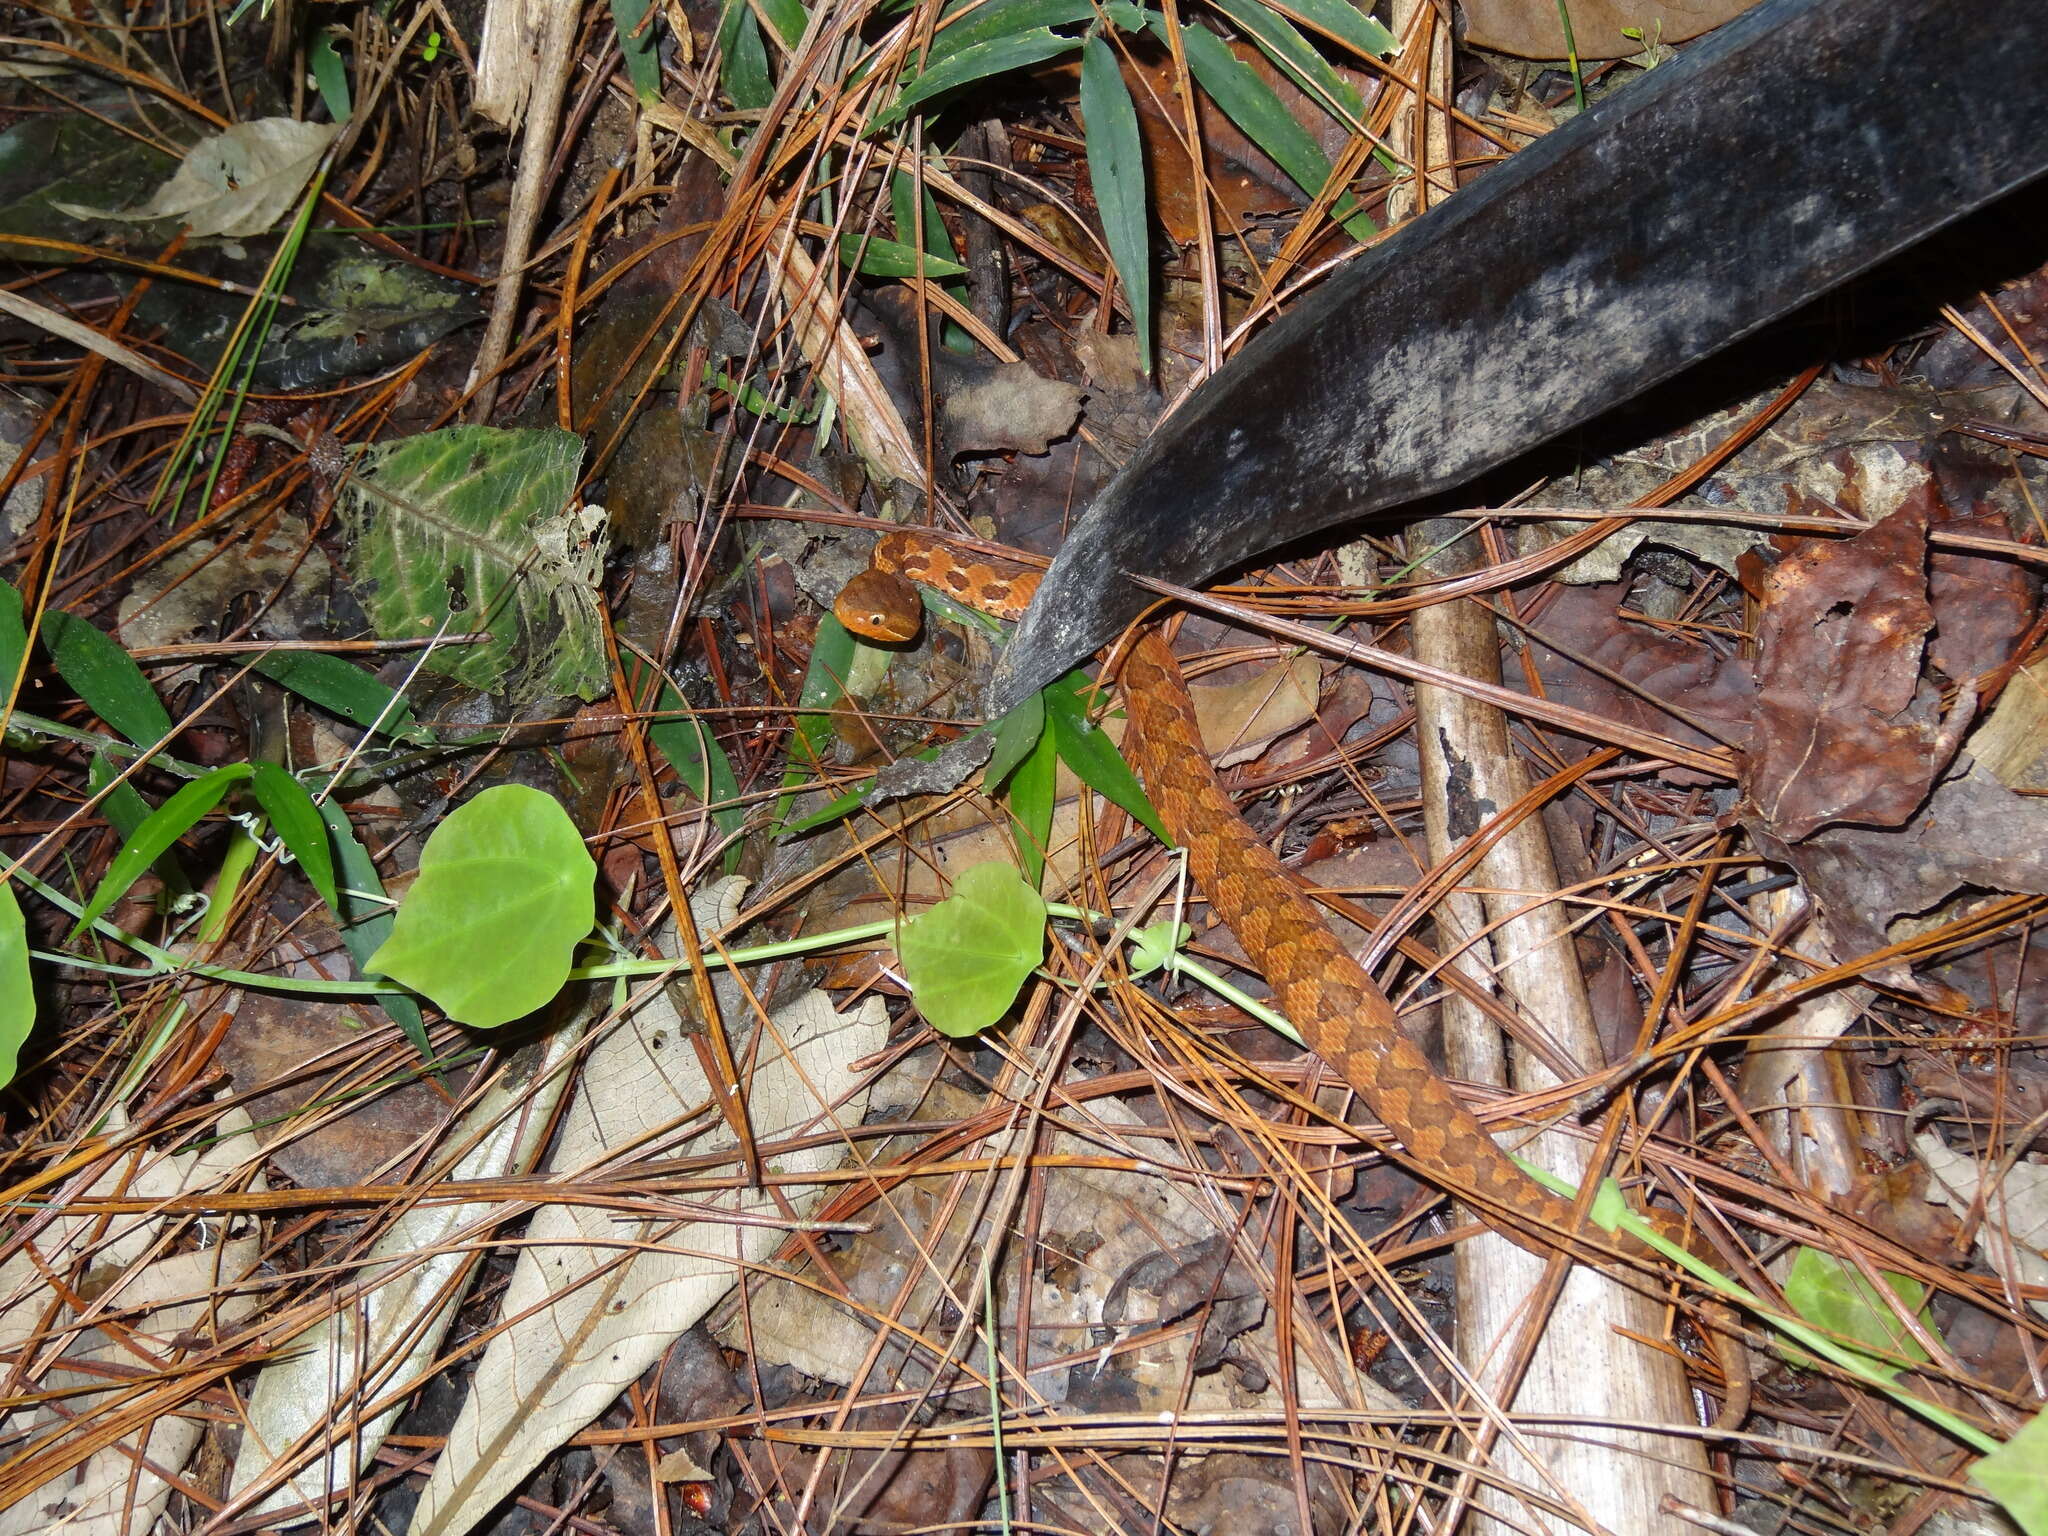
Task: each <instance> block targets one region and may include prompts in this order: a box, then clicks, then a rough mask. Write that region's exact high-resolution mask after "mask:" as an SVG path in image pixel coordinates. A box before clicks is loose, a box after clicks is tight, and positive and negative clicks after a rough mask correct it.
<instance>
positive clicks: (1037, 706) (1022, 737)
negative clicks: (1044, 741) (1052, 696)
mask: <svg viewBox="0 0 2048 1536" xmlns="http://www.w3.org/2000/svg"><path fill="white" fill-rule="evenodd" d="M1044 735H1045V697H1044V695H1043V694H1042V693H1034V694H1032V695H1031V696H1030V697H1029V698H1027V699H1025V700H1024V701H1023V702H1022V703H1021V704H1019V705H1018V706H1017V707H1016V708H1015V709H1013V710H1011V711H1010V712H1009V713H1008V714H1007V715H1005V716H1003V718H1002V719H1001V720H998V721H997V722H996V746H995V750H994V751H993V752H991V753H990V754H989V759H988V767H986V768H984V769H983V770H982V774H981V782H982V783H984V784H986V785H987V786H988V787H989V788H990V789H1001V788H1002V787H1003V780H1005V779H1007V778H1008V777H1009V776H1010V774H1011V772H1012V771H1013V770H1015V768H1016V766H1017V765H1018V764H1019V763H1021V762H1023V761H1024V759H1025V758H1027V757H1029V756H1030V755H1031V750H1032V748H1034V747H1036V746H1037V745H1038V743H1039V739H1040V738H1041V737H1043V736H1044Z"/></svg>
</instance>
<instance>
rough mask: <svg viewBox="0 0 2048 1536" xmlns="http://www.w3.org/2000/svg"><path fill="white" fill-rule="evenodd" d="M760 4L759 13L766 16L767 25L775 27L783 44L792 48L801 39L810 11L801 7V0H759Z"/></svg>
mask: <svg viewBox="0 0 2048 1536" xmlns="http://www.w3.org/2000/svg"><path fill="white" fill-rule="evenodd" d="M760 6H761V14H762V15H763V16H766V17H767V18H768V25H769V26H771V27H773V28H774V29H775V35H776V36H777V37H779V38H781V39H782V41H783V44H784V46H786V47H790V48H794V47H795V46H796V45H797V44H798V43H800V42H802V41H803V37H804V28H805V27H807V26H809V25H810V20H811V13H810V12H809V11H807V10H805V9H804V8H803V3H802V0H760Z"/></svg>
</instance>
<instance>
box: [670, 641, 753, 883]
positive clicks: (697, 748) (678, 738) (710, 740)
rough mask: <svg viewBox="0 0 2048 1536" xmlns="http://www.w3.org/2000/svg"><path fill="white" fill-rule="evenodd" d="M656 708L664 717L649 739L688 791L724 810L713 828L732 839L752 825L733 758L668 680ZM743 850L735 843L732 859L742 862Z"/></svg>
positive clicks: (729, 857) (717, 814)
mask: <svg viewBox="0 0 2048 1536" xmlns="http://www.w3.org/2000/svg"><path fill="white" fill-rule="evenodd" d="M655 708H656V711H657V712H658V713H659V714H660V715H662V716H663V717H664V718H662V719H658V720H650V721H649V722H648V723H647V739H648V740H649V741H651V742H653V743H654V749H655V751H657V752H659V753H660V754H661V755H662V756H663V757H665V758H667V759H668V765H669V767H671V768H673V769H675V771H676V777H677V778H678V779H680V780H681V781H682V785H683V788H685V789H687V790H688V791H689V792H690V793H691V794H692V795H695V796H696V797H697V800H698V801H699V803H701V804H704V805H715V806H717V807H718V809H717V810H715V811H713V812H712V813H711V823H712V825H713V826H715V827H717V828H718V830H719V831H721V832H724V833H726V834H727V835H728V836H729V835H731V834H732V833H734V832H737V831H739V829H740V828H741V827H743V826H745V825H746V824H747V812H746V808H745V807H744V806H742V805H741V804H740V803H739V798H740V781H739V779H738V778H737V777H735V776H734V774H733V771H732V759H731V758H729V757H727V756H726V755H725V749H724V748H723V747H721V746H719V744H718V738H717V737H715V736H713V735H712V734H711V728H710V727H709V726H708V725H706V724H705V723H704V722H703V721H702V720H701V719H699V718H698V717H697V716H696V715H695V714H693V713H692V712H691V710H690V706H689V705H688V704H687V703H686V702H685V701H684V699H683V696H682V695H681V694H680V693H677V692H676V690H675V689H674V687H673V686H671V685H670V684H669V683H667V682H666V681H664V682H663V683H662V686H661V696H660V702H659V703H658V704H657V705H656V706H655ZM739 851H740V849H739V845H738V844H737V843H735V844H734V845H733V846H732V847H731V848H730V849H728V850H727V852H726V858H727V860H728V861H729V862H730V861H734V860H736V859H737V858H738V856H739Z"/></svg>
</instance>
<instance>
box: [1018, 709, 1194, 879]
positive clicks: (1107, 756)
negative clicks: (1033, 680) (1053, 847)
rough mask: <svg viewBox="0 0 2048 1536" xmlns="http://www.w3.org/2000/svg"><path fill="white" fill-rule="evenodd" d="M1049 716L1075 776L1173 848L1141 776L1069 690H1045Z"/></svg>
mask: <svg viewBox="0 0 2048 1536" xmlns="http://www.w3.org/2000/svg"><path fill="white" fill-rule="evenodd" d="M1045 714H1046V718H1047V720H1048V721H1050V722H1051V725H1052V739H1053V746H1054V748H1055V749H1056V750H1057V751H1058V752H1059V755H1060V761H1061V762H1063V763H1065V764H1066V765H1067V766H1068V767H1069V768H1071V769H1072V770H1073V771H1074V777H1075V778H1077V779H1079V780H1080V781H1081V782H1082V783H1083V784H1086V785H1087V786H1088V787H1089V788H1090V789H1092V790H1094V791H1095V793H1097V794H1098V795H1100V796H1102V797H1103V799H1105V800H1107V801H1109V802H1110V803H1111V804H1112V805H1117V806H1121V807H1122V808H1123V809H1124V810H1126V811H1129V812H1130V813H1131V815H1132V816H1134V817H1136V818H1137V820H1138V822H1139V824H1140V825H1142V826H1143V827H1144V828H1145V830H1146V831H1148V832H1150V833H1151V834H1152V835H1153V836H1154V837H1156V838H1158V839H1159V841H1160V842H1162V843H1165V844H1167V845H1169V846H1171V845H1172V843H1173V836H1172V834H1171V833H1169V832H1168V831H1167V830H1166V827H1165V825H1164V824H1163V823H1162V822H1161V821H1160V820H1159V813H1158V812H1157V811H1155V810H1153V809H1152V802H1151V801H1150V800H1148V799H1146V798H1145V791H1144V790H1142V789H1140V788H1139V787H1138V777H1137V775H1136V774H1134V773H1132V772H1131V768H1130V764H1128V763H1126V762H1125V761H1124V759H1123V754H1122V753H1121V752H1119V751H1117V749H1116V744H1115V743H1114V742H1112V741H1111V740H1110V739H1109V738H1108V737H1107V736H1105V735H1103V734H1102V732H1101V731H1100V730H1098V729H1097V728H1096V727H1095V726H1094V725H1092V724H1090V723H1089V720H1088V712H1087V711H1086V710H1085V709H1083V708H1082V707H1081V701H1080V700H1079V699H1078V698H1076V697H1075V696H1074V694H1073V693H1072V692H1071V691H1070V690H1069V689H1068V688H1067V687H1065V686H1064V685H1062V684H1059V683H1055V684H1053V686H1052V687H1050V688H1048V689H1046V690H1045Z"/></svg>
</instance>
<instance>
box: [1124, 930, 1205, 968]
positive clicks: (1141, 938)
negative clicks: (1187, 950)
mask: <svg viewBox="0 0 2048 1536" xmlns="http://www.w3.org/2000/svg"><path fill="white" fill-rule="evenodd" d="M1194 936H1195V930H1194V929H1193V927H1191V926H1190V925H1189V924H1187V923H1176V922H1175V921H1173V919H1172V918H1162V919H1161V920H1160V921H1159V922H1156V923H1147V924H1146V925H1145V926H1144V927H1143V928H1133V929H1132V930H1131V974H1132V975H1133V976H1150V975H1151V974H1152V973H1153V972H1154V971H1156V970H1158V969H1159V968H1160V967H1161V966H1162V965H1165V964H1166V963H1167V962H1168V961H1170V960H1172V959H1173V957H1174V955H1175V954H1177V953H1178V952H1179V951H1180V949H1181V948H1182V946H1184V945H1185V944H1186V943H1187V942H1188V940H1189V939H1192V938H1193V937H1194Z"/></svg>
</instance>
